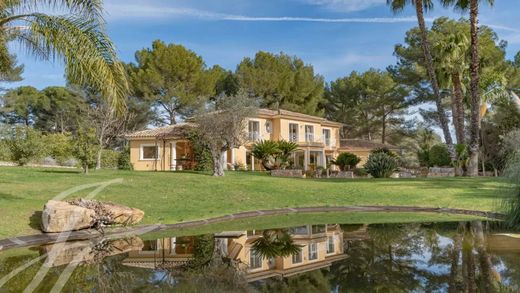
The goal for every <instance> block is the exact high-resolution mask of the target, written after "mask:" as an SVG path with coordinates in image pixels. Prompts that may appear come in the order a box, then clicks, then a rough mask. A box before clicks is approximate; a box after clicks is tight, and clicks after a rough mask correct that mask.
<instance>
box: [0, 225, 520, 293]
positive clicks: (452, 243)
mask: <svg viewBox="0 0 520 293" xmlns="http://www.w3.org/2000/svg"><path fill="white" fill-rule="evenodd" d="M494 226H496V224H494V223H488V222H481V221H473V222H453V223H417V224H380V225H342V224H341V223H331V224H327V225H324V224H319V225H301V226H297V227H288V228H276V229H264V230H244V231H219V232H216V233H211V234H204V235H193V236H186V235H184V236H177V237H175V236H173V235H174V234H175V233H174V232H172V235H164V233H163V234H162V235H160V238H156V237H157V236H154V235H141V236H132V237H129V238H125V239H97V240H89V241H78V242H68V243H61V244H53V245H44V246H40V247H30V248H19V249H11V250H6V251H3V252H0V292H4V291H6V292H22V291H23V290H24V289H29V290H34V291H35V292H47V291H51V290H57V291H60V290H61V291H64V292H72V291H75V292H77V291H80V292H86V291H90V292H132V291H134V292H143V291H144V292H147V291H172V290H175V291H177V292H186V291H187V292H280V291H282V292H520V235H515V234H509V233H507V231H501V230H499V229H498V228H496V227H494Z"/></svg>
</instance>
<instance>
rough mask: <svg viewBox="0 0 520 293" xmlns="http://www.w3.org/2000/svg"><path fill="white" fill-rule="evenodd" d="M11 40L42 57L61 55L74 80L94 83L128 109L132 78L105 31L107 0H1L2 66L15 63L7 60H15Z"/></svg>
mask: <svg viewBox="0 0 520 293" xmlns="http://www.w3.org/2000/svg"><path fill="white" fill-rule="evenodd" d="M53 11H59V12H60V13H61V14H60V15H58V14H57V13H52V12H53ZM63 12H65V14H63ZM9 41H18V42H19V43H20V45H21V46H22V47H23V48H25V49H26V50H27V52H29V53H32V54H33V55H35V57H37V58H38V59H44V60H56V59H61V60H62V61H63V62H64V64H65V74H66V76H67V79H68V81H69V82H70V83H71V84H74V85H78V86H82V87H89V88H93V89H95V90H97V91H99V92H100V94H101V95H102V96H103V97H104V98H106V99H107V100H108V101H109V102H110V103H111V104H112V106H114V107H116V108H117V109H122V108H123V106H124V98H125V97H126V95H127V92H128V83H127V80H126V74H125V70H124V67H123V65H122V64H121V63H120V62H119V61H118V59H117V55H116V50H115V48H114V45H113V44H112V42H111V41H110V39H109V38H108V35H107V33H106V29H105V21H104V19H103V5H102V0H1V1H0V47H1V48H0V55H3V56H0V61H1V62H2V64H0V65H1V66H0V69H2V71H7V70H9V68H6V67H12V66H13V64H3V63H4V61H5V60H9V59H12V58H11V57H10V56H8V55H7V54H9V52H8V50H7V48H8V46H7V44H8V42H9ZM9 65H11V66H9ZM4 73H5V72H0V74H4Z"/></svg>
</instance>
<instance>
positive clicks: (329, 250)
mask: <svg viewBox="0 0 520 293" xmlns="http://www.w3.org/2000/svg"><path fill="white" fill-rule="evenodd" d="M335 250H336V249H335V247H334V236H329V237H328V238H327V253H328V254H331V253H334V251H335Z"/></svg>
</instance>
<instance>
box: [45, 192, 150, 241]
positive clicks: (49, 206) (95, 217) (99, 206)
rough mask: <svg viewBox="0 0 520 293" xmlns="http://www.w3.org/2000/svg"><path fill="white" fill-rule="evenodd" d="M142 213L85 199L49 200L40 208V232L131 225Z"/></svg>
mask: <svg viewBox="0 0 520 293" xmlns="http://www.w3.org/2000/svg"><path fill="white" fill-rule="evenodd" d="M143 217H144V212H143V211H142V210H139V209H135V208H130V207H127V206H124V205H120V204H115V203H112V202H101V201H96V200H89V199H77V200H73V201H69V202H66V201H57V200H49V201H48V202H47V203H46V204H45V206H44V207H43V213H42V231H43V232H47V233H58V232H66V231H76V230H81V229H87V228H92V227H94V226H100V225H133V224H137V223H139V222H140V221H141V220H142V219H143Z"/></svg>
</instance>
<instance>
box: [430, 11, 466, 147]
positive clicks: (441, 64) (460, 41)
mask: <svg viewBox="0 0 520 293" xmlns="http://www.w3.org/2000/svg"><path fill="white" fill-rule="evenodd" d="M436 32H437V34H436V38H435V45H434V46H433V52H434V56H435V57H434V59H435V62H436V63H437V64H438V68H439V71H440V72H439V76H440V81H441V82H442V83H444V84H446V85H448V86H450V87H451V88H452V102H451V105H452V116H453V125H454V128H455V133H456V137H457V143H458V144H465V133H464V122H465V117H464V116H465V114H464V93H463V88H464V87H463V82H462V76H463V74H464V73H465V72H466V67H467V62H466V52H467V51H468V49H469V39H468V37H467V36H466V34H465V30H464V26H463V25H460V23H458V22H456V21H453V20H446V21H442V23H439V24H438V25H437V30H436Z"/></svg>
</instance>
